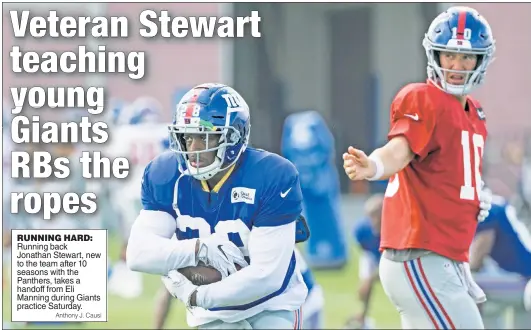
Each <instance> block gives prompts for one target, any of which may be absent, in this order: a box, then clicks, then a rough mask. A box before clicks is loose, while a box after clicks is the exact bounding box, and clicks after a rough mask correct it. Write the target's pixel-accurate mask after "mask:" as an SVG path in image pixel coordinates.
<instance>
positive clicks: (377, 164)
mask: <svg viewBox="0 0 531 330" xmlns="http://www.w3.org/2000/svg"><path fill="white" fill-rule="evenodd" d="M369 159H370V160H372V161H373V162H374V166H375V167H376V173H374V175H373V176H372V177H370V178H367V180H369V181H377V180H380V178H381V177H382V176H383V174H384V165H383V163H382V160H381V159H380V157H378V156H376V155H370V156H369Z"/></svg>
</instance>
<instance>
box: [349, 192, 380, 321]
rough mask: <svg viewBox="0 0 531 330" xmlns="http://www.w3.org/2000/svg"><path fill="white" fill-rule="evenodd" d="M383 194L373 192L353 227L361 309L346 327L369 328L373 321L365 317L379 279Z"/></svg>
mask: <svg viewBox="0 0 531 330" xmlns="http://www.w3.org/2000/svg"><path fill="white" fill-rule="evenodd" d="M383 200H384V196H383V194H374V195H372V196H371V197H369V198H368V199H367V201H366V202H365V205H364V211H365V217H364V218H363V219H361V220H360V221H359V222H358V223H357V224H356V226H355V227H354V240H355V241H356V244H357V245H358V246H359V247H360V249H361V255H360V257H359V261H358V263H359V265H358V272H359V279H360V284H359V288H358V299H359V300H360V301H361V305H362V310H361V312H360V313H358V314H357V315H355V316H354V317H352V318H351V319H350V320H349V321H348V322H347V324H346V326H345V328H347V329H371V328H372V327H373V324H372V323H373V322H372V320H370V319H369V318H368V317H367V314H368V312H369V306H370V300H371V296H372V292H373V287H374V284H375V283H376V282H377V281H378V280H379V272H378V266H379V264H380V257H381V253H380V251H379V248H380V225H381V220H382V205H383Z"/></svg>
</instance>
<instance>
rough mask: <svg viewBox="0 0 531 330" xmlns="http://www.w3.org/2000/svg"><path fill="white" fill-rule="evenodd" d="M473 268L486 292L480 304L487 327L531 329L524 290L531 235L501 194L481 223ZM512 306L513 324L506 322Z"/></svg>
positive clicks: (473, 251) (529, 272)
mask: <svg viewBox="0 0 531 330" xmlns="http://www.w3.org/2000/svg"><path fill="white" fill-rule="evenodd" d="M470 268H471V269H472V271H474V272H475V273H474V278H475V280H476V282H477V284H478V285H479V286H480V287H481V288H482V289H483V290H484V291H485V293H486V295H487V302H485V303H484V304H482V305H481V312H482V317H483V322H484V324H485V328H486V329H503V328H506V329H509V328H510V329H529V326H531V313H529V312H527V311H526V310H525V308H524V303H523V302H524V299H523V292H524V288H525V285H526V283H527V281H529V279H531V235H530V233H529V230H528V229H527V228H526V226H525V225H524V224H523V223H522V222H521V221H520V220H519V219H518V218H517V216H516V210H515V208H514V207H513V206H512V205H510V204H509V203H508V202H507V201H506V200H505V199H504V198H502V197H500V196H494V197H493V202H492V207H491V209H490V213H489V216H488V217H487V218H486V219H485V221H483V222H480V223H479V224H478V227H477V232H476V237H475V239H474V242H473V243H472V245H471V249H470ZM509 308H510V309H512V313H511V314H510V315H512V321H511V323H512V324H508V325H505V324H504V323H505V320H506V314H507V310H508V309H509ZM506 326H507V327H506Z"/></svg>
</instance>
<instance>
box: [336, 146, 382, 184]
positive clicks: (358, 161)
mask: <svg viewBox="0 0 531 330" xmlns="http://www.w3.org/2000/svg"><path fill="white" fill-rule="evenodd" d="M343 168H344V169H345V173H346V174H347V175H348V177H349V179H350V180H352V181H357V180H365V179H367V178H371V177H372V176H373V175H374V174H375V172H376V168H375V166H374V164H372V161H371V160H370V159H369V157H368V156H367V155H366V154H365V152H363V151H362V150H359V149H355V148H353V147H348V152H346V153H344V154H343Z"/></svg>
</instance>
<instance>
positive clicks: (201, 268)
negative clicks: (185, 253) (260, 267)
mask: <svg viewBox="0 0 531 330" xmlns="http://www.w3.org/2000/svg"><path fill="white" fill-rule="evenodd" d="M236 269H237V270H240V269H241V267H240V266H239V265H236ZM179 273H181V274H183V275H184V277H186V278H187V279H188V280H190V282H192V283H193V284H195V285H207V284H211V283H216V282H219V281H221V273H220V272H219V271H218V270H217V269H215V268H213V267H210V266H207V265H205V264H204V263H202V262H201V261H200V262H199V263H198V264H197V266H192V267H184V268H181V269H179Z"/></svg>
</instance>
